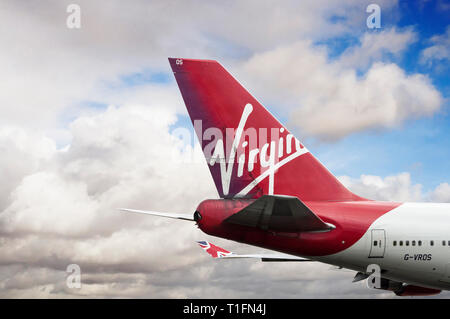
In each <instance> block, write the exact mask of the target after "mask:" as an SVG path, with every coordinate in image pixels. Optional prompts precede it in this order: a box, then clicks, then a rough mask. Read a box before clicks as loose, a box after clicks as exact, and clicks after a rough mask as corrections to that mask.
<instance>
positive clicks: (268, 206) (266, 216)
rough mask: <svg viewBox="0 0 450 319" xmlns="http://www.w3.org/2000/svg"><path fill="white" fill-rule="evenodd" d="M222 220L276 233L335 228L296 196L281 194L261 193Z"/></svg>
mask: <svg viewBox="0 0 450 319" xmlns="http://www.w3.org/2000/svg"><path fill="white" fill-rule="evenodd" d="M225 221H226V222H228V223H231V224H237V225H242V226H248V227H255V228H260V229H263V230H272V231H279V232H313V231H329V230H332V229H334V228H335V227H334V226H333V225H331V224H328V223H325V222H324V221H323V220H322V219H320V218H319V217H318V216H317V215H316V214H314V213H313V212H312V211H311V210H310V209H309V208H308V207H307V206H306V205H305V204H304V203H302V202H301V201H300V200H299V199H298V198H297V197H293V196H280V195H264V196H262V197H260V198H259V199H257V200H255V201H254V202H253V203H251V204H250V205H248V206H247V207H245V208H244V209H242V210H240V211H239V212H237V213H236V214H234V215H231V216H230V217H228V218H227V219H225Z"/></svg>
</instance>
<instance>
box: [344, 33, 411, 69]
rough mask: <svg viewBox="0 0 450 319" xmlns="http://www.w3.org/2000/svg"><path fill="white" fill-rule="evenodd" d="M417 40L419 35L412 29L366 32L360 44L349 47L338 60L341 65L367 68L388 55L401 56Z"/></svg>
mask: <svg viewBox="0 0 450 319" xmlns="http://www.w3.org/2000/svg"><path fill="white" fill-rule="evenodd" d="M416 40H417V35H416V34H415V32H414V31H413V30H412V29H406V30H397V29H396V28H390V29H386V30H383V31H380V32H366V33H364V34H363V35H362V37H361V38H360V44H359V45H356V46H351V47H349V48H347V49H346V50H345V51H344V52H343V53H342V54H341V55H340V56H339V60H338V61H339V64H340V66H341V67H345V68H348V67H356V68H361V69H366V68H367V67H369V66H370V65H371V64H372V63H373V62H374V61H381V60H382V59H383V58H385V56H386V55H393V56H395V57H399V56H400V54H401V53H403V52H404V51H405V50H406V49H407V48H408V46H409V45H411V44H412V43H413V42H415V41H416Z"/></svg>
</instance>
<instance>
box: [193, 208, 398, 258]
mask: <svg viewBox="0 0 450 319" xmlns="http://www.w3.org/2000/svg"><path fill="white" fill-rule="evenodd" d="M252 202H253V200H238V199H236V200H226V201H224V200H206V201H203V202H202V203H200V205H199V207H198V208H197V210H198V211H199V212H200V213H201V215H202V219H201V220H200V221H199V222H198V225H199V227H200V229H201V230H202V231H204V232H205V233H207V234H209V235H213V236H218V237H222V238H227V239H231V240H234V241H238V242H242V243H246V244H250V245H255V246H259V247H263V248H267V249H272V250H277V251H280V252H284V253H288V254H293V255H298V256H325V255H331V254H335V253H338V252H340V251H342V250H345V249H347V248H349V247H350V246H352V245H353V244H354V243H356V242H357V241H358V240H359V239H360V238H361V237H362V236H363V235H364V234H365V233H366V231H367V230H368V229H369V227H370V225H371V224H372V223H373V222H374V221H375V220H376V219H378V218H379V217H380V216H382V215H384V214H386V213H387V212H389V211H391V210H392V209H394V208H396V207H398V206H400V205H401V203H392V202H376V201H353V202H305V204H306V205H307V206H308V207H309V208H310V209H311V211H313V212H314V213H315V214H316V215H318V216H319V217H320V218H321V219H322V220H323V221H324V222H327V223H331V224H333V225H334V226H336V229H333V230H332V231H329V232H320V233H312V232H311V233H307V232H303V233H275V232H270V231H264V230H261V229H259V228H252V227H246V226H239V225H232V224H228V223H226V222H224V220H225V219H226V218H227V217H229V216H231V215H232V214H235V213H237V212H238V211H240V210H241V209H243V208H244V207H245V206H247V205H249V204H250V203H252Z"/></svg>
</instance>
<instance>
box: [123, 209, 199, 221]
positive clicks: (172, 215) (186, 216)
mask: <svg viewBox="0 0 450 319" xmlns="http://www.w3.org/2000/svg"><path fill="white" fill-rule="evenodd" d="M119 210H121V211H124V212H130V213H138V214H147V215H153V216H160V217H167V218H174V219H182V220H188V221H195V220H194V216H193V215H189V214H178V213H160V212H154V211H149V210H137V209H128V208H120V209H119Z"/></svg>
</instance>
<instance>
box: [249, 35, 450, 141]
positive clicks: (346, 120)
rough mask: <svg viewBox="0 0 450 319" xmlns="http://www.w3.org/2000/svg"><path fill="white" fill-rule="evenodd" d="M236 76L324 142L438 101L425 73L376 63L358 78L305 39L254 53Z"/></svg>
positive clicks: (388, 124)
mask: <svg viewBox="0 0 450 319" xmlns="http://www.w3.org/2000/svg"><path fill="white" fill-rule="evenodd" d="M241 72H242V73H246V74H249V75H247V80H248V81H249V82H250V83H253V84H254V85H255V87H256V91H257V92H258V94H261V95H262V96H265V97H266V98H267V100H268V101H269V103H278V104H280V102H281V104H282V105H283V106H284V107H285V108H286V109H287V110H288V111H289V112H290V113H291V114H292V115H291V117H290V118H291V124H293V125H296V126H297V127H298V128H299V129H300V130H301V131H302V132H304V133H306V134H309V135H314V136H318V137H321V138H323V139H329V140H333V139H338V138H341V137H343V136H346V135H348V134H351V133H354V132H358V131H362V130H367V129H380V128H394V127H397V126H398V125H400V124H401V123H403V122H404V121H405V120H407V119H410V118H417V117H422V116H430V115H432V114H434V113H435V112H436V111H437V110H439V108H440V106H441V104H442V101H443V98H442V96H441V94H440V92H439V91H438V90H436V89H435V88H434V86H433V85H432V83H431V81H430V80H429V79H428V77H427V76H425V75H422V74H406V73H405V71H404V70H402V69H401V68H400V67H398V66H397V65H396V64H393V63H382V62H376V63H373V64H372V65H371V67H370V68H369V69H368V70H367V72H366V73H365V74H364V75H363V76H358V75H357V73H356V71H355V70H354V69H352V68H346V67H345V66H343V65H342V64H341V62H340V61H335V62H329V61H328V59H327V52H326V49H325V48H323V47H316V46H313V45H312V44H311V43H310V42H308V41H300V42H296V43H294V44H292V45H289V46H285V47H280V48H277V49H274V50H271V51H268V52H265V53H260V54H255V55H254V56H253V57H252V58H251V59H250V60H248V61H247V62H245V63H244V65H243V70H242V71H241ZM267 92H270V93H267ZM280 100H281V101H280ZM275 101H276V102H275Z"/></svg>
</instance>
